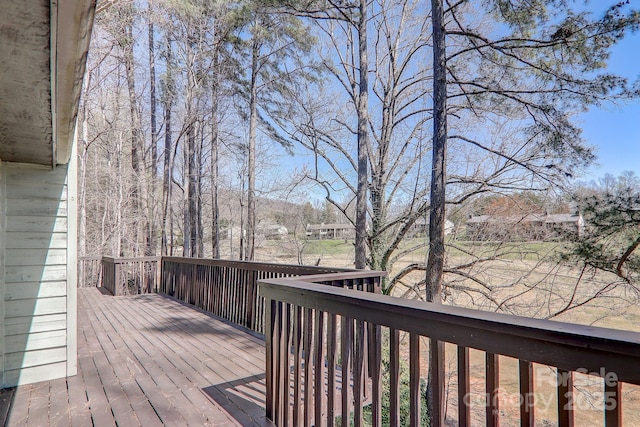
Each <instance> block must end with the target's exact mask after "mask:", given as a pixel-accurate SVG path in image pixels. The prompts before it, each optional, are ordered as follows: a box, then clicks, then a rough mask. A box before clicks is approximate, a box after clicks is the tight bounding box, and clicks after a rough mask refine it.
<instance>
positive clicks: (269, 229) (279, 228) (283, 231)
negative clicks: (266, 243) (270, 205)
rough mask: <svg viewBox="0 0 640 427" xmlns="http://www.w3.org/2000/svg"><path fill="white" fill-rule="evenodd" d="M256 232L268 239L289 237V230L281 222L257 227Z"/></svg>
mask: <svg viewBox="0 0 640 427" xmlns="http://www.w3.org/2000/svg"><path fill="white" fill-rule="evenodd" d="M256 234H258V235H261V236H264V238H265V239H267V240H279V239H284V238H285V237H287V235H288V234H289V230H288V229H287V227H285V226H284V225H280V224H264V225H260V226H259V227H258V228H257V229H256Z"/></svg>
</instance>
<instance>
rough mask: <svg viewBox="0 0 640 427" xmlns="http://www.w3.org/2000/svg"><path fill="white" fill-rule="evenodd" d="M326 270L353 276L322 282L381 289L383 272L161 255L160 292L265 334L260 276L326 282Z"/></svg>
mask: <svg viewBox="0 0 640 427" xmlns="http://www.w3.org/2000/svg"><path fill="white" fill-rule="evenodd" d="M354 272H355V273H354ZM328 273H334V274H338V275H345V274H351V276H350V279H349V280H346V278H345V280H339V278H338V276H336V282H335V283H333V282H323V283H324V284H325V285H332V286H348V287H353V288H356V289H359V290H361V291H367V292H380V277H382V276H383V275H384V273H372V272H368V274H362V273H361V272H358V271H357V270H348V269H343V268H329V267H316V266H300V265H279V264H268V263H260V262H251V261H229V260H219V259H197V258H177V257H162V260H161V267H160V282H159V283H158V287H157V292H160V293H164V294H167V295H170V296H172V297H174V298H176V299H179V300H181V301H184V302H186V303H188V304H192V305H195V306H196V307H198V308H201V309H203V310H206V311H208V312H210V313H213V314H215V315H216V316H219V317H221V318H223V319H226V320H229V321H231V322H233V323H236V324H238V325H241V326H243V327H246V328H248V329H250V330H252V331H255V332H257V333H259V334H262V333H263V331H264V301H263V299H262V297H261V296H260V295H259V294H258V281H259V280H262V279H267V278H278V277H295V276H305V277H307V276H309V277H311V278H312V279H310V280H314V279H313V278H318V279H317V280H318V281H322V278H323V277H326V274H328ZM345 277H346V276H345Z"/></svg>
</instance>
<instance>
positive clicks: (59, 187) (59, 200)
mask: <svg viewBox="0 0 640 427" xmlns="http://www.w3.org/2000/svg"><path fill="white" fill-rule="evenodd" d="M74 168H75V165H72V166H59V167H57V168H56V169H55V170H53V171H52V170H51V169H50V168H45V167H39V166H32V165H24V164H13V163H2V164H1V165H0V201H2V210H3V211H4V218H2V216H3V215H2V211H0V224H4V230H2V229H1V227H2V225H0V236H2V239H1V240H2V242H3V243H2V245H3V246H4V262H2V258H3V257H2V255H1V253H2V248H0V293H1V294H3V295H2V302H3V303H4V308H3V309H1V310H0V311H2V319H1V320H0V321H3V323H4V325H0V326H3V328H2V331H3V333H4V337H3V339H2V342H3V344H2V347H3V348H2V350H3V355H4V356H3V365H2V366H3V377H2V386H4V387H8V386H13V385H18V384H26V383H31V382H38V381H44V380H48V379H53V378H59V377H63V376H66V375H74V374H75V366H76V354H75V351H76V350H75V340H76V337H75V334H76V329H75V313H76V309H75V304H76V302H75V286H76V282H75V263H76V258H75V257H76V255H75V247H76V245H75V237H76V236H75V185H71V186H68V185H67V182H68V179H75V175H74ZM3 182H4V194H2V188H3V186H2V183H3ZM69 212H72V214H71V215H69ZM69 242H71V243H69ZM2 267H4V271H2V270H1V269H2Z"/></svg>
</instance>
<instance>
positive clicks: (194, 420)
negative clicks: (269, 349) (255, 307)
mask: <svg viewBox="0 0 640 427" xmlns="http://www.w3.org/2000/svg"><path fill="white" fill-rule="evenodd" d="M264 367H265V346H264V341H263V340H262V339H260V338H258V337H256V336H254V335H252V334H250V333H247V332H245V331H244V330H241V329H239V328H238V327H235V326H233V325H231V324H229V323H226V322H224V321H220V320H218V319H217V318H215V317H214V316H211V315H209V314H206V313H204V312H202V311H199V310H197V309H193V308H191V307H189V306H187V305H185V304H182V303H180V302H177V301H175V300H173V299H171V298H168V297H164V296H161V295H157V294H148V295H140V296H127V297H112V296H107V295H103V294H101V293H100V291H99V290H97V289H96V288H84V289H78V375H77V376H74V377H69V378H63V379H60V380H55V381H47V382H41V383H37V384H31V385H27V386H21V387H18V388H17V389H15V391H14V395H13V401H12V403H11V407H10V409H9V412H8V418H7V425H9V426H13V425H34V426H41V425H52V426H53V425H59V426H66V425H73V426H76V425H77V426H86V425H92V424H93V425H97V426H101V427H102V426H109V425H116V424H117V425H118V426H138V425H143V426H155V425H174V426H185V425H193V426H204V425H210V426H218V425H224V426H234V425H238V426H265V425H272V424H271V423H270V422H269V421H268V420H266V419H265V410H264V408H265V372H264ZM3 397H4V396H3ZM0 415H1V414H0Z"/></svg>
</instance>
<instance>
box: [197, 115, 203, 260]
mask: <svg viewBox="0 0 640 427" xmlns="http://www.w3.org/2000/svg"><path fill="white" fill-rule="evenodd" d="M199 123H200V126H198V139H199V141H198V146H197V149H198V153H197V168H198V175H197V177H196V181H197V182H196V191H197V192H198V197H197V198H196V203H197V206H196V231H197V232H196V256H197V257H198V258H202V257H203V256H204V230H203V227H202V177H203V176H204V171H203V170H202V163H203V162H202V153H203V151H204V126H203V124H202V122H199Z"/></svg>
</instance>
